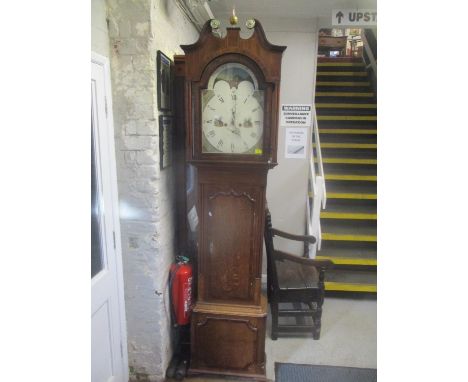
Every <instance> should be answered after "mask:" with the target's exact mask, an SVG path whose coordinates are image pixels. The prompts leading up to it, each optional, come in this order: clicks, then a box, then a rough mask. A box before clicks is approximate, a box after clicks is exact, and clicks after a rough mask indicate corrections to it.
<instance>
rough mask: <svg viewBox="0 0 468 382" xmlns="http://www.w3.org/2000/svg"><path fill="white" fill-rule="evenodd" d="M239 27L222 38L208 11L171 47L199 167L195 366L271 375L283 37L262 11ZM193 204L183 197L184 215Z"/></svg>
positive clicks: (182, 127)
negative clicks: (270, 290) (248, 25)
mask: <svg viewBox="0 0 468 382" xmlns="http://www.w3.org/2000/svg"><path fill="white" fill-rule="evenodd" d="M239 32H240V29H239V28H228V31H227V36H226V37H225V38H219V37H217V36H214V35H213V34H212V33H211V28H210V22H209V21H208V22H207V23H206V24H205V26H204V28H203V30H202V32H201V35H200V38H199V40H198V41H197V42H196V43H195V44H192V45H184V46H182V49H183V50H184V52H185V55H184V56H176V57H175V63H176V67H175V69H176V72H175V73H176V86H177V90H176V112H177V114H178V115H177V116H176V121H179V127H178V131H179V136H178V139H179V142H180V140H181V139H182V138H183V140H184V141H185V151H184V153H183V154H181V155H180V156H181V157H183V160H182V161H181V163H182V164H183V165H181V168H183V167H184V166H190V165H191V166H194V167H195V168H196V171H195V172H196V177H195V179H194V187H193V188H194V190H195V191H193V194H194V195H196V196H194V195H192V196H193V197H192V203H193V205H194V206H195V208H196V211H197V216H198V235H197V239H196V241H197V243H196V245H195V246H194V248H195V252H196V259H195V262H196V263H197V267H198V272H197V275H196V279H197V285H196V290H197V298H196V304H195V306H194V309H193V314H192V320H191V365H190V369H189V373H190V374H199V373H207V374H220V375H232V376H242V377H251V378H254V379H256V380H265V363H266V359H265V326H266V316H267V301H266V298H265V297H264V296H262V294H261V270H262V253H263V230H264V224H265V214H264V211H265V194H266V184H267V174H268V170H269V169H270V168H272V167H274V166H275V165H276V151H277V134H278V132H277V130H278V129H277V125H278V102H279V85H280V82H279V81H280V73H281V57H282V52H283V51H284V49H285V47H281V46H276V45H272V44H270V43H269V42H268V41H267V39H266V37H265V34H264V32H263V29H262V27H261V24H260V23H259V22H258V21H256V22H255V29H254V33H253V35H252V36H251V37H250V38H249V39H242V38H240V35H239ZM184 172H185V171H184V170H181V171H180V172H179V173H184ZM189 188H190V187H188V186H187V187H186V189H189ZM184 191H185V190H184V189H183V188H182V191H181V196H180V197H178V200H182V199H184V198H185V195H184ZM189 198H190V196H189V197H188V198H187V200H188V199H189ZM195 200H196V201H195ZM187 204H189V202H188V201H186V204H184V205H183V207H180V206H179V207H180V208H182V210H183V211H182V212H179V213H178V216H180V217H181V219H184V224H186V220H185V218H184V216H186V214H187V213H188V212H189V210H190V209H191V207H190V206H188V205H187Z"/></svg>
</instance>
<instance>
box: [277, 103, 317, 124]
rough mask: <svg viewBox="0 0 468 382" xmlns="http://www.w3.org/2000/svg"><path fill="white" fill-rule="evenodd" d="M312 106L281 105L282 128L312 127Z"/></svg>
mask: <svg viewBox="0 0 468 382" xmlns="http://www.w3.org/2000/svg"><path fill="white" fill-rule="evenodd" d="M311 110H312V106H311V105H299V104H291V105H289V104H288V105H281V126H286V127H289V126H301V127H309V126H310V115H311Z"/></svg>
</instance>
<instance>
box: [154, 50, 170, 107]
mask: <svg viewBox="0 0 468 382" xmlns="http://www.w3.org/2000/svg"><path fill="white" fill-rule="evenodd" d="M172 67H173V62H172V61H171V59H170V58H169V57H167V56H166V55H165V54H164V53H163V52H161V51H160V50H158V51H157V53H156V80H157V87H158V110H159V111H171V110H172Z"/></svg>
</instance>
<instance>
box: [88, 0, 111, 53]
mask: <svg viewBox="0 0 468 382" xmlns="http://www.w3.org/2000/svg"><path fill="white" fill-rule="evenodd" d="M106 14H107V5H106V0H91V50H92V51H93V52H96V53H99V54H100V55H102V56H105V57H109V32H108V30H107V22H106Z"/></svg>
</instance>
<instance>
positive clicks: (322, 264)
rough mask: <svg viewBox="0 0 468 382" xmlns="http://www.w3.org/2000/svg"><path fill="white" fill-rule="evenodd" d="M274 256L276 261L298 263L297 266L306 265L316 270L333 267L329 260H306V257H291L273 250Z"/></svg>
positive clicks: (288, 254) (289, 254)
mask: <svg viewBox="0 0 468 382" xmlns="http://www.w3.org/2000/svg"><path fill="white" fill-rule="evenodd" d="M274 256H275V259H278V260H289V261H292V262H294V263H299V264H302V265H306V266H309V267H316V268H321V269H326V268H332V267H333V262H332V261H331V260H315V259H308V258H307V257H301V256H297V255H292V254H291V253H286V252H283V251H277V250H275V253H274Z"/></svg>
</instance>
